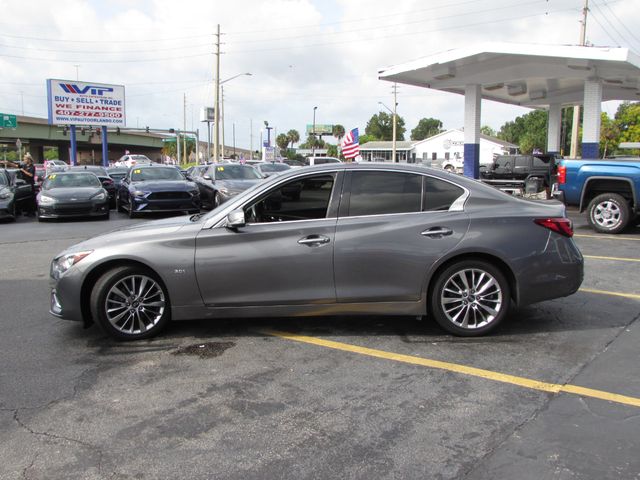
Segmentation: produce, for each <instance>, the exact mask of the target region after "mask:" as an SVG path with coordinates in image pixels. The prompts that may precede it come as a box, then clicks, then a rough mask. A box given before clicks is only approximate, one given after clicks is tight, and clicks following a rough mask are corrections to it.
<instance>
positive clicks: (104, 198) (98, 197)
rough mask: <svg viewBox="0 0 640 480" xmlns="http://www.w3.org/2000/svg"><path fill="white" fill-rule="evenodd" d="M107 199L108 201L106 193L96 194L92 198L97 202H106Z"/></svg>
mask: <svg viewBox="0 0 640 480" xmlns="http://www.w3.org/2000/svg"><path fill="white" fill-rule="evenodd" d="M106 199H107V196H106V195H105V193H104V192H100V193H96V194H95V195H94V196H93V197H91V200H97V201H101V200H106Z"/></svg>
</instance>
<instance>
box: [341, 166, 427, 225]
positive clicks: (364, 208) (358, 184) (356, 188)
mask: <svg viewBox="0 0 640 480" xmlns="http://www.w3.org/2000/svg"><path fill="white" fill-rule="evenodd" d="M421 209H422V176H421V175H415V174H411V173H400V172H353V173H352V177H351V195H350V199H349V216H351V217H353V216H359V215H384V214H390V213H410V212H419V211H421Z"/></svg>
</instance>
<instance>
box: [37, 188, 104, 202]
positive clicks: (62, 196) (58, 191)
mask: <svg viewBox="0 0 640 480" xmlns="http://www.w3.org/2000/svg"><path fill="white" fill-rule="evenodd" d="M101 191H102V187H73V188H53V189H51V190H44V191H43V192H42V193H41V194H42V195H46V196H48V197H52V198H55V199H56V200H60V201H64V200H70V201H76V200H89V199H90V198H91V197H93V196H94V195H96V194H98V193H100V192H101ZM72 199H75V200H72Z"/></svg>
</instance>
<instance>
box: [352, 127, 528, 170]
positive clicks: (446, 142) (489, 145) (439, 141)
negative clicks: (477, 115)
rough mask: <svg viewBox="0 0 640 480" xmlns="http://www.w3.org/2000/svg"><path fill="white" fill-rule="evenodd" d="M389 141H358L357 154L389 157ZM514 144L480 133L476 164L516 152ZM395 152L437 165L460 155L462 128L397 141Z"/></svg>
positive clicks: (406, 159)
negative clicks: (419, 138) (421, 138)
mask: <svg viewBox="0 0 640 480" xmlns="http://www.w3.org/2000/svg"><path fill="white" fill-rule="evenodd" d="M392 146H393V142H391V141H384V142H382V141H374V142H367V143H365V144H363V145H360V155H361V156H362V160H363V161H365V162H371V161H374V162H376V161H378V162H382V161H387V162H388V161H391V151H392ZM517 150H518V146H517V145H514V144H512V143H509V142H505V141H504V140H500V139H499V138H494V137H489V136H488V135H482V134H481V135H480V164H481V165H487V164H490V163H492V162H493V159H494V157H495V156H496V155H505V154H509V153H516V152H517ZM396 155H397V158H398V161H399V162H400V163H405V162H408V163H424V164H426V165H433V166H441V165H442V163H443V161H446V160H456V159H458V160H462V159H463V158H464V132H463V131H462V130H459V129H451V130H447V131H446V132H442V133H439V134H437V135H434V136H433V137H429V138H426V139H424V140H418V141H397V142H396Z"/></svg>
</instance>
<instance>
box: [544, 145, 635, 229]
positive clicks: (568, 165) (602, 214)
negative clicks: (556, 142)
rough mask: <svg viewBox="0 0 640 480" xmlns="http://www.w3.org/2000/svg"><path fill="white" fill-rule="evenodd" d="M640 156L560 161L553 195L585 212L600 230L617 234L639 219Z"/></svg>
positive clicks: (592, 223) (592, 225)
mask: <svg viewBox="0 0 640 480" xmlns="http://www.w3.org/2000/svg"><path fill="white" fill-rule="evenodd" d="M638 192H640V158H637V157H624V158H614V159H606V158H605V159H601V160H573V159H565V160H562V161H561V163H560V165H559V166H558V177H557V183H556V184H555V185H554V186H553V196H554V197H555V198H557V199H559V200H561V201H562V202H564V203H565V204H566V205H573V206H577V207H578V208H579V209H580V212H584V211H586V213H587V219H588V221H589V225H591V227H592V228H593V229H594V230H595V231H597V232H601V233H620V232H621V231H623V230H624V229H625V228H627V227H628V226H629V225H632V224H635V223H637V221H638V214H639V213H640V198H639V197H638Z"/></svg>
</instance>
